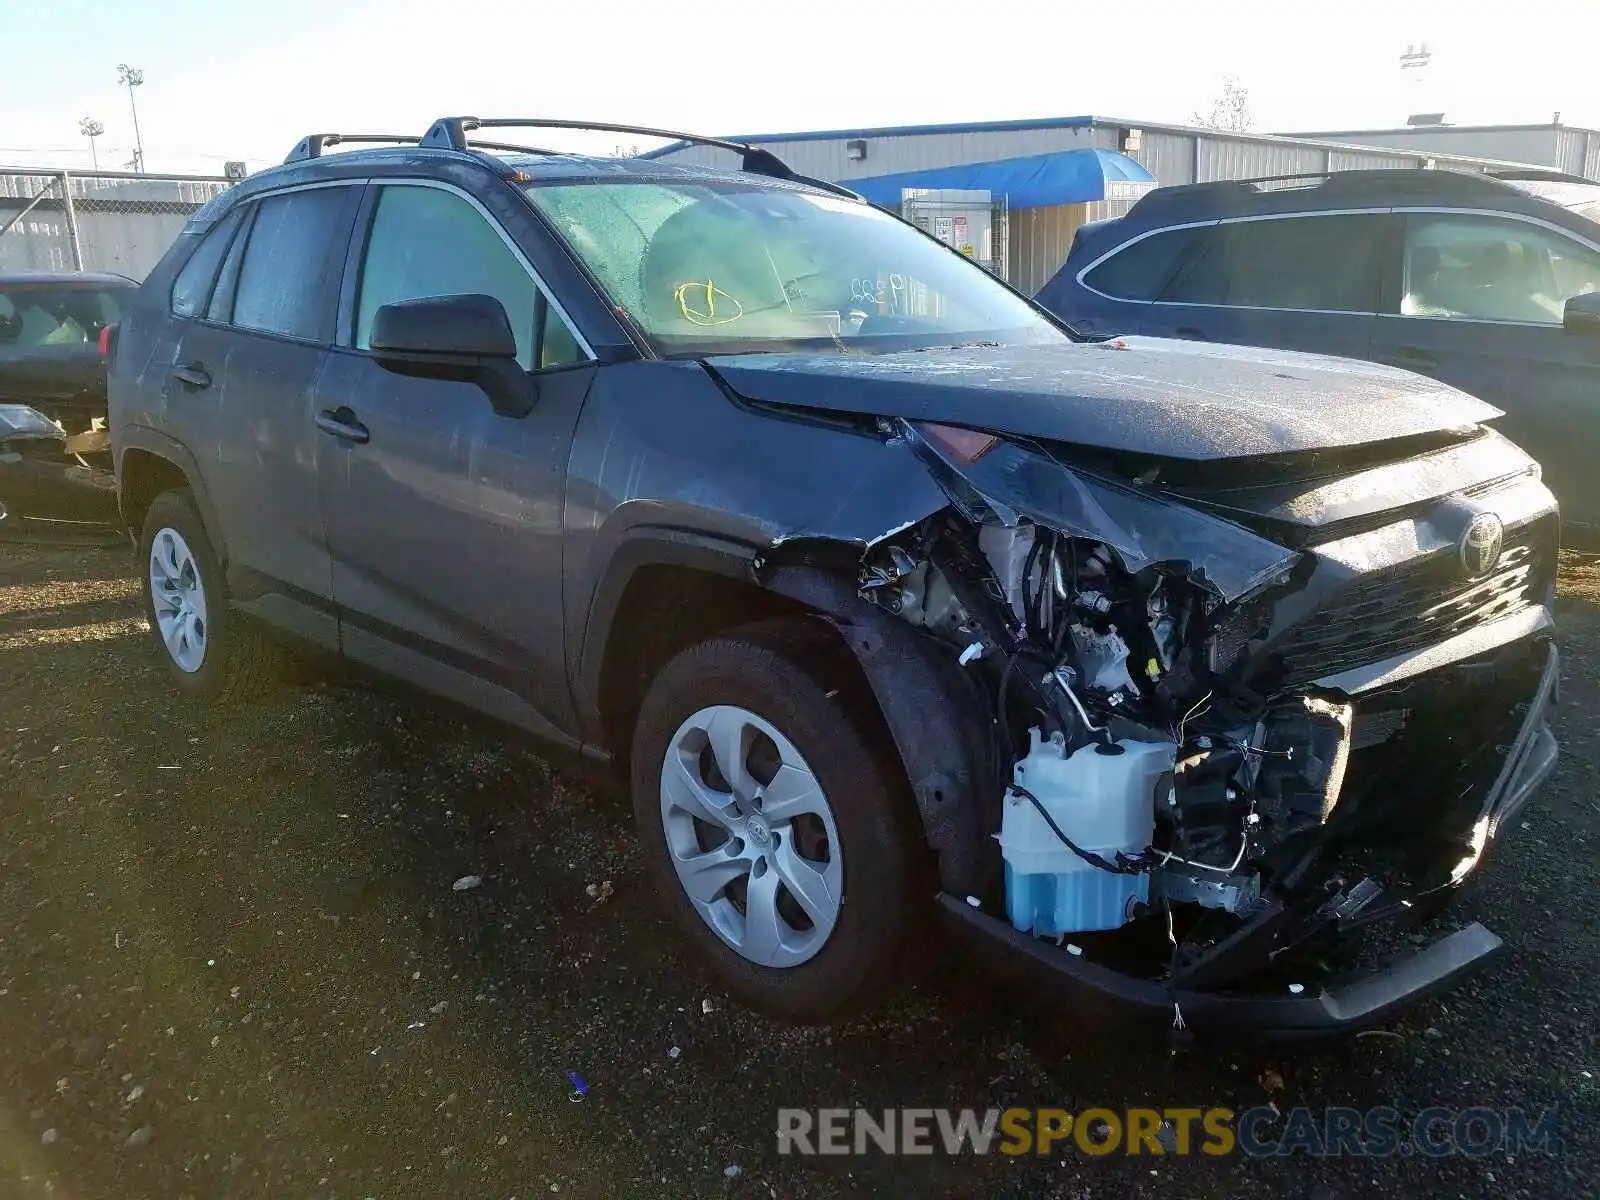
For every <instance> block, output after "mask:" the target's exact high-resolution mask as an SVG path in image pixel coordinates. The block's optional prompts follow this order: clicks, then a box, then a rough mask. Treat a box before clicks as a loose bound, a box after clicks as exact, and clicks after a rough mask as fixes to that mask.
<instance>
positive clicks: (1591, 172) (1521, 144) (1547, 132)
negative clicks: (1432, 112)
mask: <svg viewBox="0 0 1600 1200" xmlns="http://www.w3.org/2000/svg"><path fill="white" fill-rule="evenodd" d="M1289 136H1292V137H1297V138H1318V139H1324V140H1328V141H1339V142H1359V143H1360V144H1361V145H1363V146H1391V147H1393V148H1395V149H1397V150H1409V151H1411V152H1413V153H1415V152H1418V151H1421V152H1423V153H1428V154H1433V153H1439V154H1487V155H1490V156H1492V157H1494V158H1504V159H1510V160H1511V161H1512V162H1519V163H1531V164H1534V165H1536V166H1541V167H1548V168H1549V169H1550V170H1552V171H1560V172H1562V173H1563V174H1566V175H1581V176H1583V177H1584V178H1585V179H1592V180H1595V181H1600V129H1580V128H1578V127H1576V126H1572V125H1561V124H1556V123H1554V122H1552V123H1551V124H1548V125H1444V124H1438V125H1408V126H1406V127H1405V128H1404V129H1347V130H1343V131H1335V132H1331V133H1296V134H1291V135H1289Z"/></svg>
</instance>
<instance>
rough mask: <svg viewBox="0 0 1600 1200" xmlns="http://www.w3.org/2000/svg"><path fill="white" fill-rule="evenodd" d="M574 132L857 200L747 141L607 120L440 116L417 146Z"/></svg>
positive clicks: (458, 146) (474, 144) (454, 146)
mask: <svg viewBox="0 0 1600 1200" xmlns="http://www.w3.org/2000/svg"><path fill="white" fill-rule="evenodd" d="M515 128H525V129H577V130H589V131H593V132H595V133H631V134H636V135H637V136H639V137H661V138H675V139H677V140H678V141H680V142H690V143H692V144H694V145H697V146H715V147H716V148H717V149H719V150H729V151H732V152H733V153H734V154H737V155H738V156H739V160H740V167H741V169H743V170H745V171H749V172H750V173H751V174H752V175H765V176H767V177H769V178H771V179H788V180H792V181H794V182H796V183H806V184H810V185H811V186H812V187H819V188H823V189H825V190H827V191H830V192H834V193H836V194H838V195H841V196H849V197H850V198H851V199H860V197H859V196H857V195H856V193H854V192H852V191H851V190H850V189H849V188H846V187H841V186H840V185H839V184H836V183H828V182H826V181H825V180H821V179H812V178H810V177H809V176H806V175H800V174H798V173H796V172H795V171H794V170H793V169H791V168H790V166H789V164H788V163H786V162H784V161H783V160H782V159H781V158H779V157H778V156H777V155H776V154H774V153H772V151H770V150H763V149H762V148H761V147H760V146H752V145H750V144H749V143H748V142H735V141H730V140H728V139H727V138H715V137H703V136H701V135H700V134H695V133H682V132H680V131H678V130H675V129H655V128H652V127H650V126H646V125H618V124H615V123H613V122H609V121H570V120H560V119H549V120H547V119H545V118H542V117H440V118H439V119H438V120H437V121H435V122H434V123H433V124H432V125H431V126H429V128H428V132H427V133H425V134H423V136H422V140H421V142H420V143H419V145H421V146H424V147H431V148H434V149H441V150H446V149H447V150H473V149H484V148H487V149H523V147H514V146H499V145H497V144H495V143H491V142H480V141H474V140H471V139H469V138H468V136H467V135H468V134H470V133H472V132H473V131H474V130H477V129H515ZM530 153H534V154H548V153H550V151H547V150H533V151H530Z"/></svg>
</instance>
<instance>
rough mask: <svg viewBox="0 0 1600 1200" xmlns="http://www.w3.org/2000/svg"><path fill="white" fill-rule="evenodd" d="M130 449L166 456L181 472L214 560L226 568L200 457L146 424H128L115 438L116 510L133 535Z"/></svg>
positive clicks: (223, 543)
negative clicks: (129, 494) (128, 483)
mask: <svg viewBox="0 0 1600 1200" xmlns="http://www.w3.org/2000/svg"><path fill="white" fill-rule="evenodd" d="M129 450H139V451H142V452H144V453H146V454H151V455H154V456H155V457H156V458H162V459H165V460H166V461H168V462H170V463H171V464H172V465H173V466H174V467H176V468H177V469H178V470H179V471H181V472H182V473H183V477H184V479H185V480H187V481H188V487H189V494H190V495H192V496H193V497H194V502H195V505H196V507H198V508H199V510H200V520H201V522H202V523H203V524H204V525H205V527H206V537H208V538H210V539H211V548H212V552H213V553H214V554H215V555H216V556H217V563H218V564H219V565H220V566H221V567H223V569H224V570H226V568H227V565H228V554H227V543H226V541H225V539H224V538H223V536H222V526H221V524H220V523H219V522H218V520H217V514H216V510H215V509H214V508H213V507H212V504H211V497H210V495H209V494H208V493H207V491H206V484H205V477H204V476H203V475H202V474H201V472H200V464H199V460H198V459H196V458H195V456H194V454H193V453H192V452H191V451H190V450H189V448H188V447H187V446H185V445H184V444H183V443H182V442H180V441H178V440H176V439H175V438H172V437H169V436H168V435H167V434H164V433H162V432H161V431H160V430H157V429H152V428H150V427H149V426H148V425H132V426H129V427H128V428H126V429H123V430H122V431H121V432H120V435H119V436H118V438H117V447H116V470H117V511H118V514H119V515H120V516H121V518H122V523H123V525H124V526H126V528H127V530H128V532H129V533H130V534H131V535H132V536H134V537H135V538H137V537H138V536H139V530H138V529H135V528H134V526H133V523H132V522H131V521H130V520H129V519H128V505H127V487H126V482H125V481H126V479H127V475H126V472H125V463H126V461H127V454H128V451H129ZM152 499H154V497H152Z"/></svg>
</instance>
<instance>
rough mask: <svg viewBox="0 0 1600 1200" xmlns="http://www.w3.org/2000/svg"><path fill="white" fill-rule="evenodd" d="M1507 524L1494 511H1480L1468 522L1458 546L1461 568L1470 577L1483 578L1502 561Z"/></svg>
mask: <svg viewBox="0 0 1600 1200" xmlns="http://www.w3.org/2000/svg"><path fill="white" fill-rule="evenodd" d="M1504 536H1505V526H1504V525H1502V524H1501V523H1500V518H1499V517H1497V516H1495V515H1494V514H1493V513H1488V512H1485V513H1479V514H1478V515H1477V516H1475V517H1473V518H1472V520H1471V521H1470V522H1468V524H1467V528H1466V531H1465V532H1463V533H1462V535H1461V542H1460V544H1459V545H1458V546H1457V547H1456V548H1457V549H1458V550H1459V551H1460V553H1461V569H1462V570H1463V571H1465V572H1466V573H1467V578H1468V579H1482V578H1483V577H1484V576H1485V575H1487V574H1488V573H1489V572H1490V571H1492V570H1493V569H1494V565H1495V563H1497V562H1499V561H1500V543H1501V540H1502V538H1503V537H1504Z"/></svg>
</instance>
